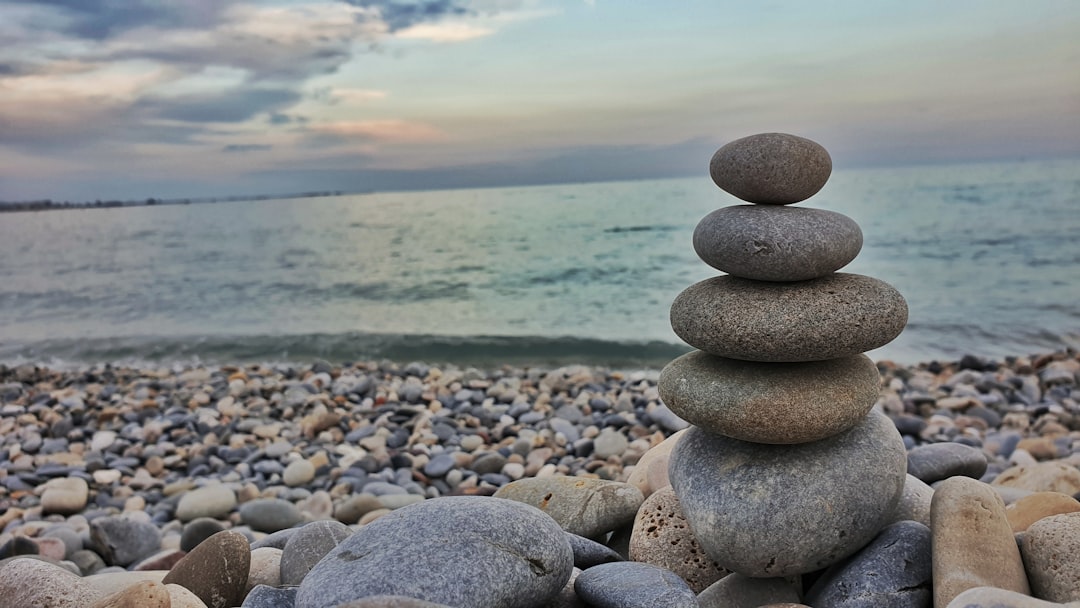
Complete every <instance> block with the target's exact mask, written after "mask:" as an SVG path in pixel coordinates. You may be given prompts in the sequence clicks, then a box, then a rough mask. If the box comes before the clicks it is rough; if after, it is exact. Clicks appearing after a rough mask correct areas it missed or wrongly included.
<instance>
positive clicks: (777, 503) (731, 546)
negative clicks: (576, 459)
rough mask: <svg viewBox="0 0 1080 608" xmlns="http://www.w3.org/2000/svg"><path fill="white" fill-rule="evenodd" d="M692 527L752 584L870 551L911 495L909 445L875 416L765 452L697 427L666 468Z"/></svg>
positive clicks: (720, 559) (758, 446) (886, 421)
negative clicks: (905, 497)
mask: <svg viewBox="0 0 1080 608" xmlns="http://www.w3.org/2000/svg"><path fill="white" fill-rule="evenodd" d="M668 474H669V476H670V478H671V485H672V487H673V488H674V490H675V494H676V495H677V496H678V497H679V503H680V505H681V506H682V509H683V513H684V514H685V516H686V519H687V522H688V524H689V525H690V529H691V530H692V531H693V532H694V536H695V537H697V539H698V542H699V543H700V544H701V546H702V548H703V549H704V550H705V552H706V553H708V554H709V556H710V557H712V558H713V559H714V560H715V561H716V563H718V564H719V565H721V566H723V567H724V568H727V569H729V570H733V571H735V572H738V573H740V574H744V575H746V576H752V577H776V576H790V575H795V574H803V573H806V572H812V571H814V570H820V569H822V568H824V567H826V566H829V565H831V564H833V563H835V562H837V561H839V560H841V559H843V558H845V557H847V556H849V555H851V554H853V553H854V552H855V551H857V550H858V549H859V548H861V547H863V546H864V545H866V544H867V543H868V542H869V541H870V539H872V538H873V537H874V536H875V535H876V534H877V533H878V531H879V530H880V529H881V528H882V527H883V526H884V525H885V524H886V523H888V522H889V518H890V515H891V514H892V512H893V509H894V508H895V506H896V503H897V501H898V500H899V499H900V495H901V493H902V491H903V488H904V480H905V478H906V475H907V458H906V453H905V449H904V443H903V440H901V438H900V434H899V433H898V432H897V431H896V428H895V426H894V425H893V423H892V421H890V420H889V419H888V417H886V416H885V415H884V414H881V413H879V412H871V413H870V414H869V415H868V416H867V417H866V418H865V419H864V420H863V421H862V422H860V423H859V424H857V425H855V426H854V427H853V428H851V429H850V430H848V431H845V432H843V433H840V434H839V435H836V436H833V437H829V438H827V439H822V440H820V441H815V442H811V443H802V444H797V445H766V444H757V443H749V442H745V441H739V440H737V439H731V438H729V437H723V436H720V435H710V434H708V433H706V432H704V431H702V430H701V429H698V428H692V429H690V430H689V431H687V433H686V435H685V436H684V437H683V438H682V439H681V440H680V441H679V443H678V444H677V445H676V446H675V449H674V451H673V452H672V455H671V465H670V468H669V470H668Z"/></svg>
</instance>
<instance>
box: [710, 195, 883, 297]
mask: <svg viewBox="0 0 1080 608" xmlns="http://www.w3.org/2000/svg"><path fill="white" fill-rule="evenodd" d="M862 243H863V237H862V230H861V229H860V228H859V225H858V224H856V223H855V221H854V220H852V219H851V218H849V217H847V216H845V215H841V214H839V213H836V212H834V211H826V210H824V209H809V208H805V207H777V206H768V205H736V206H734V207H724V208H722V209H717V210H716V211H713V212H712V213H710V214H708V215H706V216H705V217H704V218H702V220H701V221H700V222H699V223H698V225H697V228H695V229H694V250H695V251H696V252H697V254H698V257H700V258H701V259H702V261H704V262H705V263H706V264H708V265H709V266H712V267H713V268H716V269H717V270H720V271H723V272H726V273H728V274H730V275H733V276H737V277H742V278H744V279H754V280H756V281H806V280H809V279H816V278H818V277H823V276H825V275H827V274H829V273H831V272H835V271H837V270H839V269H840V268H843V267H844V266H846V265H847V264H848V263H849V262H851V260H853V259H855V256H857V255H858V254H859V250H860V249H862Z"/></svg>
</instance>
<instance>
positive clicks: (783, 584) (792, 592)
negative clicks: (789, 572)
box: [698, 573, 800, 608]
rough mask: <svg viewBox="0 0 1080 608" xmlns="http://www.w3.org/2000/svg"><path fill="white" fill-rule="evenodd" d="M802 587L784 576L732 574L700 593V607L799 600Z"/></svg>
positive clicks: (722, 607) (763, 604) (725, 606)
mask: <svg viewBox="0 0 1080 608" xmlns="http://www.w3.org/2000/svg"><path fill="white" fill-rule="evenodd" d="M799 595H800V594H799V589H798V588H797V587H796V586H795V585H793V584H792V583H791V582H790V581H788V579H785V578H750V577H747V576H743V575H741V574H738V573H734V574H729V575H727V576H725V577H724V578H722V579H720V580H718V581H716V582H715V583H713V584H712V585H709V587H708V588H707V589H705V590H704V591H702V592H701V593H700V594H698V602H700V603H701V608H731V607H732V606H768V605H775V604H790V603H792V602H797V601H799Z"/></svg>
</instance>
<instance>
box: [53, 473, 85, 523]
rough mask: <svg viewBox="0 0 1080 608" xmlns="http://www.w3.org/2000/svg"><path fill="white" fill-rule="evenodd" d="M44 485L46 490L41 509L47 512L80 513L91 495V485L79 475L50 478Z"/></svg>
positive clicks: (61, 513) (60, 513)
mask: <svg viewBox="0 0 1080 608" xmlns="http://www.w3.org/2000/svg"><path fill="white" fill-rule="evenodd" d="M43 487H44V489H45V491H44V492H43V493H42V495H41V510H42V512H43V513H45V514H49V513H57V514H59V515H71V514H72V513H78V512H79V511H82V510H83V508H84V507H86V501H87V500H88V499H89V496H90V486H89V485H87V483H86V480H85V479H82V478H79V477H64V478H60V479H50V480H49V481H47V482H45V485H44V486H43Z"/></svg>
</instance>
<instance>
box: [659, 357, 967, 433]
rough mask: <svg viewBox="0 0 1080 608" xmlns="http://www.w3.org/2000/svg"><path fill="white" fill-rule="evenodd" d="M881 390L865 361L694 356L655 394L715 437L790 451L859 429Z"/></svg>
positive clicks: (665, 376) (673, 368)
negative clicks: (791, 446) (784, 447)
mask: <svg viewBox="0 0 1080 608" xmlns="http://www.w3.org/2000/svg"><path fill="white" fill-rule="evenodd" d="M879 384H880V375H879V374H878V370H877V365H875V364H874V362H873V361H872V360H871V359H870V358H869V357H867V356H866V355H850V356H847V357H841V358H839V359H829V360H827V361H807V362H803V363H762V362H758V361H739V360H736V359H728V358H726V357H718V356H716V355H710V354H709V353H706V352H702V351H695V352H691V353H687V354H685V355H683V356H681V357H679V358H677V359H675V360H674V361H672V362H671V363H668V364H667V366H666V367H664V369H663V371H661V372H660V379H659V381H658V383H657V389H659V391H660V397H661V398H662V399H663V400H664V403H666V404H667V406H668V407H669V408H671V410H672V411H673V412H675V413H676V414H678V415H679V416H681V417H683V418H685V419H686V420H688V421H690V422H691V423H693V424H695V425H697V426H699V427H701V428H702V429H704V430H706V431H708V432H710V433H716V434H719V435H724V436H725V437H733V438H735V439H741V440H743V441H752V442H755V443H784V444H790V443H806V442H808V441H816V440H818V439H824V438H825V437H832V436H833V435H836V434H837V433H841V432H843V431H845V430H847V429H849V428H851V427H853V426H855V424H857V423H858V422H859V421H861V420H862V419H863V418H864V417H865V416H866V413H867V412H869V411H870V408H871V407H873V406H874V403H875V402H876V401H877V399H878V392H879V390H880V389H879ZM965 447H966V446H965ZM971 449H974V448H971Z"/></svg>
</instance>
